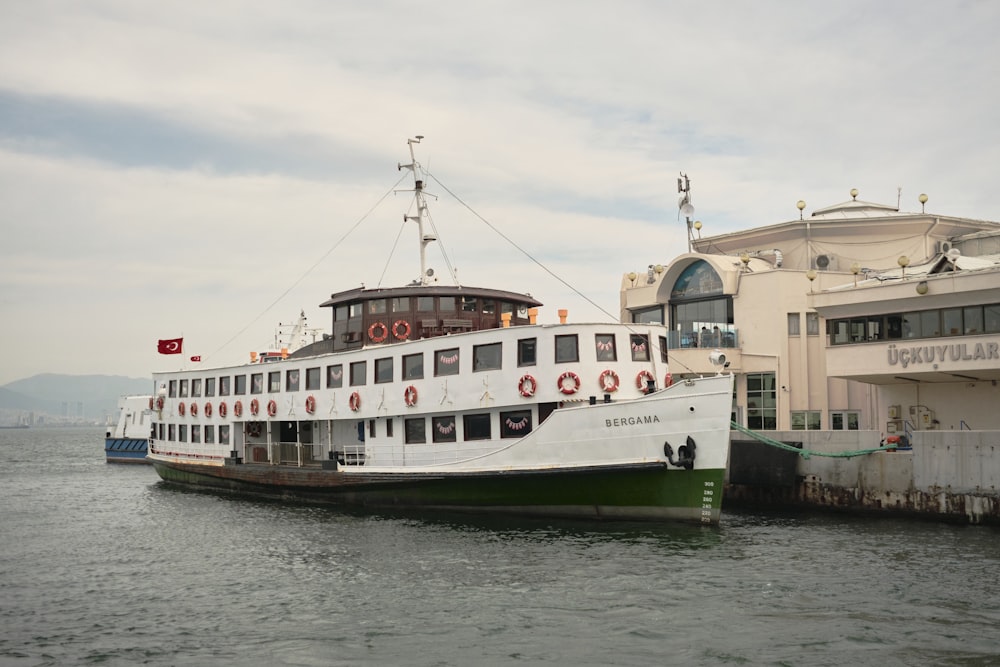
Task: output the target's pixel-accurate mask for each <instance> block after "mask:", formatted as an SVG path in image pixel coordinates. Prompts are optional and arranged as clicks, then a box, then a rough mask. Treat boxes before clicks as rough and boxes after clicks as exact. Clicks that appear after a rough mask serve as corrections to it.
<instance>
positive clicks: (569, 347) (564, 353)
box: [555, 334, 580, 364]
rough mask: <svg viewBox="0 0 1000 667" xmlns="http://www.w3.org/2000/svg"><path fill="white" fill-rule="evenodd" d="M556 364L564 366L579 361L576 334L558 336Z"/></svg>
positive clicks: (556, 340)
mask: <svg viewBox="0 0 1000 667" xmlns="http://www.w3.org/2000/svg"><path fill="white" fill-rule="evenodd" d="M555 342H556V363H557V364H562V363H566V362H570V361H579V360H580V352H579V348H578V347H577V340H576V334H573V335H570V336H556V337H555Z"/></svg>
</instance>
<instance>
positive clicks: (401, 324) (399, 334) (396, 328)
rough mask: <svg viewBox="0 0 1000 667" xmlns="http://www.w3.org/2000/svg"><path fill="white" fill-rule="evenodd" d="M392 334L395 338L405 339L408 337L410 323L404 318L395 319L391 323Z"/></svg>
mask: <svg viewBox="0 0 1000 667" xmlns="http://www.w3.org/2000/svg"><path fill="white" fill-rule="evenodd" d="M392 335H393V336H395V337H396V339H397V340H406V339H407V338H409V337H410V323H409V322H407V321H406V320H396V322H395V324H393V325H392Z"/></svg>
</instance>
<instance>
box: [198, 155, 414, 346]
mask: <svg viewBox="0 0 1000 667" xmlns="http://www.w3.org/2000/svg"><path fill="white" fill-rule="evenodd" d="M406 176H407V174H403V175H402V176H400V178H399V180H398V181H396V183H395V184H394V185H393V186H392V187H391V188H389V189H388V190H387V191H386V193H385V194H384V195H382V196H381V197H379V200H378V201H377V202H375V204H374V205H373V206H372V207H371V208H370V209H368V211H367V212H366V213H365V214H364V215H362V216H361V217H360V218H358V220H357V222H355V223H354V224H353V225H352V226H351V228H350V229H348V230H347V231H346V232H344V234H343V236H341V237H340V238H339V239H337V241H336V242H335V243H334V244H333V245H332V246H331V247H330V249H329V250H327V251H326V252H325V253H323V255H322V256H321V257H320V258H319V259H318V260H316V261H315V262H313V264H312V266H310V267H309V268H307V269H306V270H305V272H303V274H302V275H301V276H299V277H298V279H296V280H295V282H293V283H292V284H291V285H289V286H288V289H286V290H285V291H284V292H282V293H281V294H280V295H279V296H278V297H277V298H276V299H274V301H272V302H271V303H270V304H268V305H267V306H266V307H265V308H264V309H263V310H262V311H260V312H259V313H258V314H257V316H256V317H254V318H253V319H252V320H250V321H249V322H247V324H246V325H245V326H244V327H243V328H242V329H240V330H239V331H237V332H236V334H234V335H233V337H232V338H230V339H229V340H227V341H226V342H225V343H223V344H222V345H220V346H219V347H218V349H216V350H215V352H213V353H212V354H211V355H205V358H208V357H211V356H213V355H216V354H218V353H219V352H221V351H222V350H224V349H225V348H226V346H227V345H229V344H230V343H232V342H233V341H234V340H236V339H237V338H239V337H240V336H242V335H243V334H244V333H246V331H247V329H249V328H250V327H251V326H253V324H254V323H255V322H257V320H259V319H260V318H262V317H263V316H264V315H266V314H267V313H268V312H269V311H270V310H271V309H272V308H274V307H275V306H276V305H277V304H278V302H280V301H281V300H282V299H284V298H285V297H286V296H288V293H289V292H291V291H292V290H293V289H295V288H296V287H297V286H298V285H299V283H301V282H302V281H303V280H305V279H306V276H308V275H309V274H310V273H312V272H313V271H314V270H315V269H316V267H317V266H319V265H320V264H322V263H323V261H325V260H326V258H327V257H329V256H330V253H332V252H333V251H334V250H336V249H337V248H338V247H340V244H342V243H343V242H344V241H346V240H347V237H348V236H350V235H351V234H353V233H354V231H355V230H356V229H357V228H358V227H360V226H361V223H363V222H364V221H365V220H366V219H368V216H370V215H371V214H372V213H373V212H374V211H375V209H377V208H378V207H379V206H380V205H381V204H382V202H383V201H385V199H386V197H388V196H389V195H391V194H392V193H393V192H395V190H396V187H397V186H398V185H399V184H400V183H402V182H403V179H405V178H406Z"/></svg>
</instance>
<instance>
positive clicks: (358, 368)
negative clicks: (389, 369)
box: [351, 361, 368, 387]
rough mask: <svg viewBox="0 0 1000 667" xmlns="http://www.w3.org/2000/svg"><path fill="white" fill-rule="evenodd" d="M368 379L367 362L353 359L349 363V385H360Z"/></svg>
mask: <svg viewBox="0 0 1000 667" xmlns="http://www.w3.org/2000/svg"><path fill="white" fill-rule="evenodd" d="M367 381H368V362H367V361H355V362H352V363H351V386H352V387H360V386H362V385H363V384H365V383H366V382H367Z"/></svg>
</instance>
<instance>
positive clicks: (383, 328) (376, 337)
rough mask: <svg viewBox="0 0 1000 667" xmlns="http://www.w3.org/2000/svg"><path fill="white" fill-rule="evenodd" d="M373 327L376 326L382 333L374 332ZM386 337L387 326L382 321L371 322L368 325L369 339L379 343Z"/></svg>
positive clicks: (387, 333) (387, 332)
mask: <svg viewBox="0 0 1000 667" xmlns="http://www.w3.org/2000/svg"><path fill="white" fill-rule="evenodd" d="M375 327H378V328H379V329H380V330H381V331H382V333H379V334H376V333H375ZM388 337H389V327H387V326H385V323H384V322H372V325H371V326H370V327H368V338H369V339H371V342H373V343H381V342H383V341H384V340H385V339H386V338H388Z"/></svg>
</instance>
